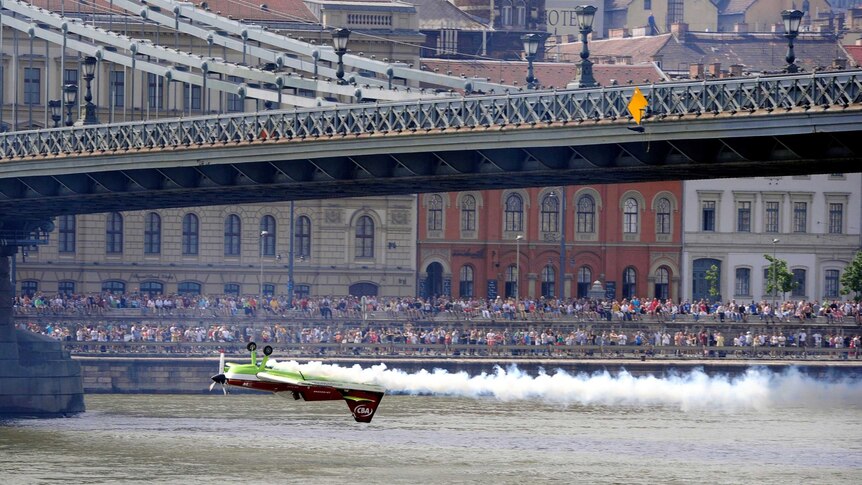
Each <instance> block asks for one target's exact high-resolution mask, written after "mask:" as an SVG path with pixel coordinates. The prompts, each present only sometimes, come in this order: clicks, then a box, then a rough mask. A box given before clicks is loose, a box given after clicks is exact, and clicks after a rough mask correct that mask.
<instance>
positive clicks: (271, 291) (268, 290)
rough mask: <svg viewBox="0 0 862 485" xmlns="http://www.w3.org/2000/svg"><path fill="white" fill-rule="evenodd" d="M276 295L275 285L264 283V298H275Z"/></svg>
mask: <svg viewBox="0 0 862 485" xmlns="http://www.w3.org/2000/svg"><path fill="white" fill-rule="evenodd" d="M273 295H275V285H274V284H272V283H264V284H263V296H273Z"/></svg>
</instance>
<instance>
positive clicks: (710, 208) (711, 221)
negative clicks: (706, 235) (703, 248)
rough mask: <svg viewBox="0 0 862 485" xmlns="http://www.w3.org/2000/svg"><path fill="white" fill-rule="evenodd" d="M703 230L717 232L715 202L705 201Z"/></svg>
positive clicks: (702, 209) (702, 215) (703, 204)
mask: <svg viewBox="0 0 862 485" xmlns="http://www.w3.org/2000/svg"><path fill="white" fill-rule="evenodd" d="M701 222H702V226H701V230H703V231H709V232H715V201H714V200H705V201H703V203H702V205H701Z"/></svg>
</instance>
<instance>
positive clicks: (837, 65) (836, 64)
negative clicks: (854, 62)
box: [832, 57, 847, 69]
mask: <svg viewBox="0 0 862 485" xmlns="http://www.w3.org/2000/svg"><path fill="white" fill-rule="evenodd" d="M832 69H847V59H845V58H843V57H838V58H836V59H834V60H833V61H832Z"/></svg>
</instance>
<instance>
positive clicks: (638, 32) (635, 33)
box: [632, 27, 647, 37]
mask: <svg viewBox="0 0 862 485" xmlns="http://www.w3.org/2000/svg"><path fill="white" fill-rule="evenodd" d="M646 34H647V27H634V28H633V29H632V37H645V36H646Z"/></svg>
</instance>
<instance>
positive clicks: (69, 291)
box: [57, 280, 75, 297]
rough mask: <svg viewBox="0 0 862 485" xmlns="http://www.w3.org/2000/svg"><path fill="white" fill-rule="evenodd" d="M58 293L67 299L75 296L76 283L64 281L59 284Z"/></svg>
mask: <svg viewBox="0 0 862 485" xmlns="http://www.w3.org/2000/svg"><path fill="white" fill-rule="evenodd" d="M57 292H58V293H60V294H61V295H66V296H67V297H69V296H72V295H74V294H75V282H74V281H71V280H63V281H60V282H58V283H57Z"/></svg>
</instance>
